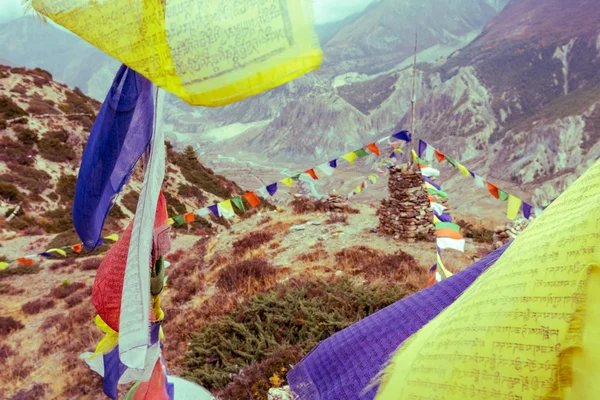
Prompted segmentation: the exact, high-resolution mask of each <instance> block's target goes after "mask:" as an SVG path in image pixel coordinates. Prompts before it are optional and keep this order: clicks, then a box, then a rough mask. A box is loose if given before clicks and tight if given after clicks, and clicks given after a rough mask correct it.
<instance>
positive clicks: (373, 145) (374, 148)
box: [367, 143, 381, 156]
mask: <svg viewBox="0 0 600 400" xmlns="http://www.w3.org/2000/svg"><path fill="white" fill-rule="evenodd" d="M367 150H369V151H370V152H371V153H375V154H377V155H378V156H379V155H381V153H380V152H379V147H377V143H371V144H370V145H368V146H367Z"/></svg>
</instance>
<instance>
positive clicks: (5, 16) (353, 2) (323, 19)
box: [0, 0, 374, 24]
mask: <svg viewBox="0 0 600 400" xmlns="http://www.w3.org/2000/svg"><path fill="white" fill-rule="evenodd" d="M313 1H314V4H315V21H316V23H317V24H324V23H327V22H333V21H337V20H340V19H343V18H345V17H347V16H348V15H351V14H354V13H356V12H359V11H362V10H364V9H365V7H367V6H368V5H369V3H372V2H373V1H374V0H313ZM22 15H23V7H22V6H21V0H0V23H4V22H7V21H10V20H12V19H15V18H19V17H21V16H22Z"/></svg>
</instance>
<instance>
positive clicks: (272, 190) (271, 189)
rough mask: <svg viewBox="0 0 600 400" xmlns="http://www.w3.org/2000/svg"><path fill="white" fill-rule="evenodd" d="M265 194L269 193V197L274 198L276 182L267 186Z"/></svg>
mask: <svg viewBox="0 0 600 400" xmlns="http://www.w3.org/2000/svg"><path fill="white" fill-rule="evenodd" d="M267 192H269V195H271V196H275V193H277V182H275V183H271V184H270V185H269V186H267Z"/></svg>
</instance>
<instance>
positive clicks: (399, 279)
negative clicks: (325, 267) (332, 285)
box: [335, 246, 428, 290]
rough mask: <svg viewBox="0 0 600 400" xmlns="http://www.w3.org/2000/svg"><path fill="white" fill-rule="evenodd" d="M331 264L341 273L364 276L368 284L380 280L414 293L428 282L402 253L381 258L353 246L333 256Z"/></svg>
mask: <svg viewBox="0 0 600 400" xmlns="http://www.w3.org/2000/svg"><path fill="white" fill-rule="evenodd" d="M335 260H336V265H337V266H339V267H340V269H341V270H342V271H344V272H347V273H349V274H350V275H361V276H364V277H365V278H366V279H367V280H369V281H370V282H372V281H375V280H382V281H385V282H388V283H389V284H395V283H400V284H403V285H406V286H407V287H408V288H409V289H411V290H418V289H421V288H423V287H425V284H426V283H427V279H428V276H427V269H426V268H423V267H421V266H420V265H419V264H418V262H417V260H416V259H415V258H414V257H413V256H412V255H410V254H408V253H405V252H403V251H402V250H398V251H397V252H396V253H395V254H384V253H382V252H380V251H377V250H374V249H371V248H369V247H365V246H355V247H350V248H347V249H344V250H342V251H340V252H338V253H336V255H335Z"/></svg>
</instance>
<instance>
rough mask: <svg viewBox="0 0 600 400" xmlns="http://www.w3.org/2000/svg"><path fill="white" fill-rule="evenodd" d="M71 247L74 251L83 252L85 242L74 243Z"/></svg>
mask: <svg viewBox="0 0 600 400" xmlns="http://www.w3.org/2000/svg"><path fill="white" fill-rule="evenodd" d="M71 248H72V249H73V252H74V253H76V254H79V253H81V250H82V249H83V244H81V243H77V244H74V245H73V246H71Z"/></svg>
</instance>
